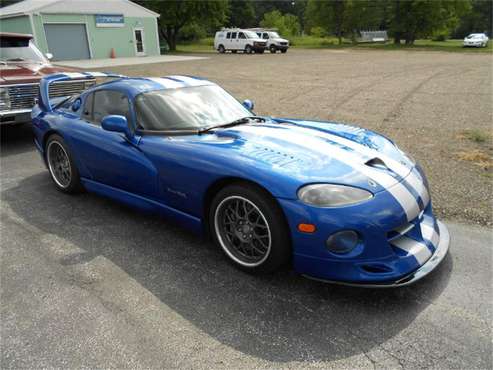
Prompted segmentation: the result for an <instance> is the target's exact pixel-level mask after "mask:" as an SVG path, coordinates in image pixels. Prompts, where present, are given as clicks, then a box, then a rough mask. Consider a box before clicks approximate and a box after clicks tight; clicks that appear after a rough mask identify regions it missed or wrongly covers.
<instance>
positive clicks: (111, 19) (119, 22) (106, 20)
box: [96, 14, 125, 27]
mask: <svg viewBox="0 0 493 370" xmlns="http://www.w3.org/2000/svg"><path fill="white" fill-rule="evenodd" d="M124 23H125V20H124V18H123V14H96V27H123V26H124Z"/></svg>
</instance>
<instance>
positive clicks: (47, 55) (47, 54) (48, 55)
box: [45, 53, 53, 60]
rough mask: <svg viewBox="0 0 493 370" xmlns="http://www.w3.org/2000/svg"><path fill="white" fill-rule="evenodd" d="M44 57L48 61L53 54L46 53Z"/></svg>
mask: <svg viewBox="0 0 493 370" xmlns="http://www.w3.org/2000/svg"><path fill="white" fill-rule="evenodd" d="M45 56H46V58H47V59H48V60H52V59H53V54H51V53H46V54H45Z"/></svg>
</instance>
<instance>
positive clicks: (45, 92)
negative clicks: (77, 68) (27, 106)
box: [38, 72, 126, 112]
mask: <svg viewBox="0 0 493 370" xmlns="http://www.w3.org/2000/svg"><path fill="white" fill-rule="evenodd" d="M96 77H107V78H125V77H126V76H123V75H120V74H116V73H106V72H66V73H55V74H52V75H48V76H46V77H44V78H43V79H42V80H41V81H40V83H39V98H38V105H39V108H40V109H41V110H43V111H45V112H51V111H52V110H53V108H52V107H51V104H50V85H51V84H52V83H53V82H60V81H69V80H90V79H93V78H96Z"/></svg>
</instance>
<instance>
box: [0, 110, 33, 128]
mask: <svg viewBox="0 0 493 370" xmlns="http://www.w3.org/2000/svg"><path fill="white" fill-rule="evenodd" d="M30 121H31V109H16V110H9V111H0V125H15V124H20V123H26V122H30Z"/></svg>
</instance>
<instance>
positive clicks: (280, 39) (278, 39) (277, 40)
mask: <svg viewBox="0 0 493 370" xmlns="http://www.w3.org/2000/svg"><path fill="white" fill-rule="evenodd" d="M272 40H273V41H276V42H289V40H286V39H283V38H280V37H279V38H274V39H272Z"/></svg>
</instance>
